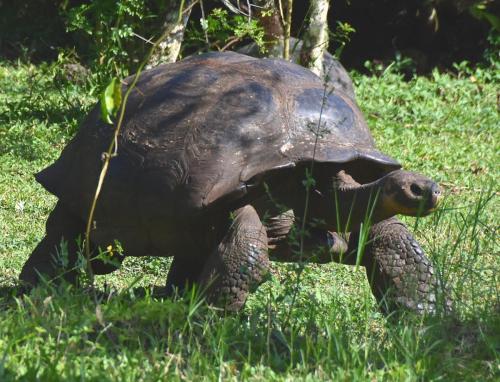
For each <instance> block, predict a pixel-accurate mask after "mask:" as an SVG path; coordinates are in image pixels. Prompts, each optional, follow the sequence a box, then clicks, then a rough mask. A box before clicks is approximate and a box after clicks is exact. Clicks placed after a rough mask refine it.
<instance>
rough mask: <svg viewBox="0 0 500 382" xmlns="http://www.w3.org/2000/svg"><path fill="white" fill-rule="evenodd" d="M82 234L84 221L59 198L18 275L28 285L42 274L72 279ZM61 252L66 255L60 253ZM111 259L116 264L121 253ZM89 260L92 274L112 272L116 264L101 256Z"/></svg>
mask: <svg viewBox="0 0 500 382" xmlns="http://www.w3.org/2000/svg"><path fill="white" fill-rule="evenodd" d="M84 235H85V222H84V221H83V220H82V219H80V218H78V217H77V216H75V215H73V214H72V213H71V212H69V211H68V209H67V208H66V207H65V206H64V204H62V203H61V202H58V203H57V204H56V206H55V208H54V210H52V212H51V213H50V215H49V218H48V219H47V223H46V229H45V237H44V238H43V239H42V241H41V242H40V243H38V245H37V246H36V248H35V249H34V251H33V252H32V253H31V255H30V257H29V258H28V260H27V261H26V263H25V264H24V266H23V268H22V270H21V273H20V275H19V279H20V280H21V281H22V282H24V283H26V284H27V285H31V286H36V285H38V284H39V283H40V281H41V280H42V279H41V278H43V279H45V280H52V279H55V278H58V276H59V275H60V276H62V277H63V278H64V279H65V280H66V281H68V282H70V283H75V282H76V278H77V271H76V269H75V265H76V262H77V254H78V251H79V250H80V248H79V246H78V238H83V237H84ZM61 246H63V247H64V251H61ZM63 254H64V255H65V256H62V255H63ZM113 260H116V261H117V263H116V264H119V263H121V261H122V260H123V257H122V256H115V257H114V258H113ZM91 264H92V270H93V272H94V274H98V275H102V274H107V273H110V272H113V271H114V270H116V269H117V268H118V267H117V265H115V264H111V263H108V262H103V261H101V260H93V261H92V262H91Z"/></svg>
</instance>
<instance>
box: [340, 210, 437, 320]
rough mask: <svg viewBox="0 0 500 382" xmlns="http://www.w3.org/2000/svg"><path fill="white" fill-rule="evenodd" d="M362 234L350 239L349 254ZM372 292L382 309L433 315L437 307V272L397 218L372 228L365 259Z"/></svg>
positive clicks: (353, 250) (364, 263)
mask: <svg viewBox="0 0 500 382" xmlns="http://www.w3.org/2000/svg"><path fill="white" fill-rule="evenodd" d="M358 238H359V233H352V234H351V236H350V238H349V252H354V253H355V251H356V249H357V246H358ZM362 265H364V266H365V267H366V273H367V276H368V280H369V282H370V286H371V288H372V292H373V294H374V295H375V297H376V299H377V301H378V302H379V304H380V305H381V308H382V309H383V310H384V311H385V312H390V311H392V310H394V308H397V307H404V308H408V309H410V310H413V311H416V312H418V313H423V312H424V311H427V312H432V311H434V310H435V304H436V295H435V289H436V285H437V284H436V278H435V277H434V268H433V266H432V263H431V262H430V261H429V259H428V258H427V257H426V256H425V254H424V251H423V250H422V249H421V248H420V245H419V244H418V243H417V242H416V240H415V239H414V238H413V236H412V234H411V233H410V232H409V231H408V228H407V227H406V226H405V225H404V224H403V223H402V222H400V221H399V220H398V219H396V218H391V219H387V220H384V221H382V222H380V223H377V224H375V225H373V226H372V227H371V229H370V233H369V237H368V241H367V243H366V247H365V252H364V255H363V259H362Z"/></svg>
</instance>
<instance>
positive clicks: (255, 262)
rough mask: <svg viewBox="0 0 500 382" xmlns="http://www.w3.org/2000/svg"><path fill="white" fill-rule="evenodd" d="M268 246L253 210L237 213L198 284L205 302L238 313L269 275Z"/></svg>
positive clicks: (257, 216) (246, 209)
mask: <svg viewBox="0 0 500 382" xmlns="http://www.w3.org/2000/svg"><path fill="white" fill-rule="evenodd" d="M267 244H268V243H267V235H266V229H265V228H264V226H263V225H262V222H261V221H260V218H259V215H258V214H257V212H256V211H255V209H254V208H253V207H252V206H250V205H246V206H244V207H242V208H240V209H238V210H236V211H235V212H234V218H233V220H232V222H231V224H230V225H229V228H228V229H227V231H226V233H225V235H224V237H223V238H222V240H221V241H220V243H219V244H218V245H217V247H216V248H215V250H214V251H213V252H212V254H211V255H210V257H209V258H208V260H207V262H206V264H205V266H204V268H203V271H202V273H201V276H200V278H199V280H198V281H199V283H200V284H201V287H202V288H206V293H207V298H208V300H209V301H210V302H213V303H217V304H220V305H222V306H224V307H225V308H226V309H227V310H232V311H237V310H239V309H240V308H241V307H242V306H243V305H244V304H245V301H246V298H247V296H248V294H249V292H250V291H251V290H253V289H254V288H256V287H257V286H258V285H259V284H260V283H262V282H263V281H264V277H265V275H266V274H267V273H268V271H269V257H268V253H267Z"/></svg>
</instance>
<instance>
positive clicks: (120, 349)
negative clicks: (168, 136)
mask: <svg viewBox="0 0 500 382" xmlns="http://www.w3.org/2000/svg"><path fill="white" fill-rule="evenodd" d="M63 74H64V73H62V72H61V70H60V68H58V67H57V66H50V65H45V66H41V67H33V66H24V65H20V66H16V65H11V64H0V268H1V271H0V288H1V290H2V293H1V295H0V380H14V379H25V380H37V379H39V380H96V381H97V380H99V381H103V380H120V381H122V380H123V381H127V380H130V381H137V380H166V379H168V380H181V379H184V380H199V379H206V380H216V379H224V380H226V379H229V380H231V379H235V380H236V379H253V380H287V379H288V380H292V379H308V380H332V379H333V380H346V381H351V380H379V379H380V380H397V381H400V380H409V381H412V380H457V381H462V380H470V381H477V380H488V379H489V380H495V378H498V377H499V376H500V361H499V352H500V282H499V279H498V277H499V276H498V275H499V274H500V260H499V259H498V257H499V253H500V251H499V246H498V242H497V237H498V217H499V214H498V211H499V207H500V206H499V203H498V192H499V189H498V181H497V179H498V178H499V175H500V174H499V166H498V162H499V151H500V150H499V149H500V146H499V142H500V129H499V128H498V127H499V124H498V121H499V114H498V109H497V108H498V105H497V102H498V101H497V91H498V85H499V83H500V79H499V78H498V71H496V70H495V69H494V68H491V69H489V70H484V69H482V70H476V71H468V70H466V69H464V68H462V70H461V72H460V75H458V76H454V75H450V74H439V73H437V72H435V73H434V74H433V75H432V76H431V77H430V78H423V77H419V78H416V79H414V80H412V81H410V82H403V81H402V80H401V78H400V77H399V76H398V75H397V74H394V73H390V72H389V73H386V74H385V75H384V76H383V77H382V78H376V77H365V76H359V75H355V82H356V85H357V97H358V100H359V103H360V105H361V107H362V109H363V111H364V112H365V115H366V116H367V119H368V121H369V124H370V126H371V127H372V131H373V134H374V136H375V138H376V140H377V142H378V144H379V147H380V148H381V149H382V150H383V151H384V152H386V153H388V154H389V155H392V156H393V157H395V158H398V159H399V160H400V161H401V162H402V163H403V165H404V167H405V168H407V169H410V170H415V171H419V172H422V173H425V174H427V175H429V176H431V177H434V178H435V179H437V180H438V181H439V182H440V183H441V185H442V186H443V187H444V189H445V193H446V198H445V201H444V203H443V205H442V207H441V209H440V210H439V211H438V212H437V213H435V214H434V215H432V216H430V217H428V218H425V219H420V220H418V221H416V220H415V219H411V218H405V219H404V220H405V222H406V223H407V224H408V225H409V226H410V227H413V230H414V232H415V235H416V237H417V238H418V240H419V241H420V242H421V244H422V246H423V248H424V249H425V250H426V252H427V254H428V255H429V257H431V258H432V260H433V261H434V263H435V264H436V268H437V272H438V275H439V280H440V282H441V283H443V284H445V285H446V286H447V288H448V289H449V290H450V293H451V296H452V297H453V300H454V312H453V313H452V314H451V315H449V316H447V317H444V316H442V315H438V316H436V317H413V316H411V315H408V316H405V317H402V318H399V319H397V320H396V319H394V318H389V319H388V318H386V317H384V316H382V314H381V313H380V312H379V310H378V309H377V306H376V302H375V300H374V298H373V297H372V295H371V292H370V288H369V285H368V283H367V281H366V277H365V274H364V271H363V270H362V269H358V270H356V269H355V268H354V267H350V266H341V265H337V264H327V265H321V266H319V265H308V266H306V268H305V271H304V272H303V274H302V275H301V282H300V284H299V287H300V288H299V290H298V294H297V299H296V300H294V302H293V306H291V305H292V296H291V294H290V293H289V292H290V290H292V289H293V288H295V286H296V284H295V282H294V278H295V277H296V275H297V273H296V270H295V267H296V265H293V264H288V265H286V264H285V265H276V264H275V265H273V271H272V273H273V277H272V279H271V280H269V281H268V282H266V284H264V285H263V286H262V287H261V288H259V290H258V291H257V292H256V293H254V294H253V295H252V296H251V297H250V299H249V302H248V304H247V306H246V307H245V309H244V311H243V312H242V313H241V314H233V315H230V316H224V314H222V313H221V312H220V311H217V310H216V309H214V308H210V307H207V306H206V305H204V304H199V303H198V300H197V299H196V298H195V297H193V296H186V297H185V298H184V299H183V300H179V301H171V300H168V299H160V298H156V297H153V296H152V294H151V290H150V286H151V285H161V284H163V283H164V281H165V279H166V272H167V270H168V263H169V261H168V260H165V259H148V258H145V259H126V261H125V263H124V266H123V267H122V269H120V270H119V271H117V272H115V273H114V274H112V275H108V276H100V277H99V278H98V285H99V288H98V292H99V293H97V299H98V304H97V305H96V301H95V299H94V295H93V294H92V293H90V292H89V291H88V290H87V289H75V288H72V287H71V288H69V289H64V288H59V289H54V288H51V287H47V288H39V289H37V290H35V291H34V292H32V293H31V294H30V295H29V296H25V297H23V298H21V299H19V298H15V297H14V296H13V295H14V294H15V292H16V290H15V285H16V278H17V274H18V273H19V271H20V268H21V266H22V264H23V262H24V261H25V260H26V258H27V256H28V255H29V254H30V252H31V250H32V249H33V248H34V246H35V245H36V243H37V242H38V241H39V240H40V239H41V237H42V235H43V229H44V223H45V220H46V217H47V215H48V213H49V212H50V210H51V209H52V208H53V206H54V204H55V198H54V197H52V196H50V195H49V194H48V193H47V192H45V191H44V190H43V189H42V188H41V186H39V185H38V184H36V182H35V181H34V179H33V177H32V174H33V173H35V172H37V171H38V170H40V169H41V168H43V167H44V166H46V165H47V164H49V163H50V162H51V161H53V160H54V159H55V158H57V156H58V154H59V152H60V150H61V149H62V147H64V145H65V144H66V143H67V141H68V139H69V138H70V136H71V135H72V134H73V133H74V131H75V130H76V129H77V126H78V124H79V123H80V122H81V120H82V119H83V117H84V116H85V114H86V112H87V111H88V109H89V108H90V107H91V105H92V104H93V102H94V100H93V99H91V97H89V96H86V94H88V89H86V88H85V84H82V85H74V84H70V83H69V82H68V81H66V80H64V75H63ZM55 83H57V84H58V85H57V86H56V85H54V84H55ZM138 275H139V276H143V277H142V278H141V279H140V280H139V282H138V283H137V284H134V285H133V286H132V282H133V281H134V280H136V279H137V276H138ZM289 312H291V314H289Z"/></svg>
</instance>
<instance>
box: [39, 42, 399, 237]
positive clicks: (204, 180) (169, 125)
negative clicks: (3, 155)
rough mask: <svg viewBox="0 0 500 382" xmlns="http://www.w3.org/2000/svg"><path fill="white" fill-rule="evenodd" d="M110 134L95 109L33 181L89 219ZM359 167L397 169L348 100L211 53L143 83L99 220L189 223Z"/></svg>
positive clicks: (273, 68)
mask: <svg viewBox="0 0 500 382" xmlns="http://www.w3.org/2000/svg"><path fill="white" fill-rule="evenodd" d="M126 82H127V83H130V82H131V78H128V79H126ZM113 129H114V127H113V126H111V125H108V124H106V123H104V122H103V121H101V120H100V108H99V106H96V107H95V108H94V109H93V110H92V112H91V113H90V115H89V116H88V117H87V119H86V120H85V122H84V123H83V125H82V126H81V128H80V130H79V132H78V133H77V134H76V136H75V137H74V138H73V139H72V140H71V142H70V143H69V144H68V146H67V147H66V148H65V149H64V150H63V152H62V154H61V156H60V158H59V159H58V160H57V161H56V162H55V163H54V164H52V165H51V166H49V167H47V168H46V169H44V170H43V171H41V172H40V173H38V174H37V175H36V179H37V180H38V182H40V183H41V184H42V185H43V186H44V187H45V188H46V189H47V190H48V191H49V192H51V193H53V194H54V195H56V196H57V197H58V198H59V199H60V200H61V201H62V202H63V203H65V204H66V205H67V206H68V207H69V209H70V210H71V211H73V212H74V213H75V214H77V215H79V216H81V218H82V219H86V218H87V215H88V209H89V206H90V205H91V201H92V198H93V195H94V192H95V189H96V185H97V181H98V177H99V173H100V171H101V167H102V161H101V156H102V153H103V152H105V151H106V150H107V147H108V146H109V144H110V141H111V139H112V134H113ZM356 160H362V161H365V162H367V163H371V164H375V165H376V166H377V168H378V169H379V170H380V171H382V172H389V171H392V170H394V169H397V168H399V167H400V165H399V164H398V162H396V161H395V160H394V159H392V158H390V157H388V156H386V155H384V154H382V153H381V152H379V151H378V150H377V149H376V148H375V145H374V141H373V138H372V136H371V134H370V131H369V129H368V126H367V125H366V122H365V120H364V118H363V116H362V114H361V112H360V110H359V108H358V106H357V105H356V103H355V101H354V100H352V99H351V97H349V96H348V95H346V94H344V93H342V92H341V91H338V90H336V91H335V92H333V93H328V92H327V91H326V90H325V89H324V85H323V81H322V80H321V79H320V78H318V77H317V76H316V75H314V74H313V73H311V72H310V71H309V70H308V69H305V68H303V67H301V66H298V65H296V64H293V63H290V62H286V61H282V60H278V59H258V58H252V57H249V56H246V55H242V54H238V53H233V52H224V53H207V54H203V55H200V56H195V57H190V58H187V59H185V60H183V61H180V62H177V63H174V64H168V65H163V66H159V67H156V68H154V69H150V70H146V71H144V72H143V73H142V74H141V76H140V79H139V81H138V83H137V86H136V88H135V89H133V91H132V92H131V95H130V97H129V100H128V102H127V105H126V114H125V119H124V123H123V126H122V129H121V132H120V136H119V139H118V155H117V156H116V157H114V158H112V159H111V162H110V167H109V171H108V175H107V178H106V180H105V182H104V186H103V189H102V192H101V196H100V198H99V202H98V205H97V209H96V215H95V217H96V220H97V221H98V223H99V222H106V221H108V222H111V221H113V224H114V225H115V226H116V225H120V226H124V225H130V226H134V225H137V224H139V223H140V224H145V225H148V224H152V222H153V221H156V220H159V219H162V220H165V219H167V220H168V219H170V220H174V221H175V219H189V218H191V217H192V216H194V215H196V214H198V215H199V214H203V213H205V212H206V211H210V210H213V209H214V208H215V209H220V208H223V209H224V208H225V206H226V205H227V203H228V201H234V200H237V199H238V198H242V197H243V196H245V195H247V193H248V189H249V187H250V186H255V185H256V184H260V183H262V182H263V181H264V180H265V179H269V178H270V177H273V176H274V174H276V173H277V172H278V173H279V172H281V171H285V170H286V169H290V168H294V167H295V166H297V165H299V164H301V163H309V162H311V161H315V162H321V163H326V164H328V163H335V164H337V165H338V164H339V163H347V162H351V161H356ZM367 171H368V169H367ZM111 234H112V233H109V232H108V233H107V234H106V235H111Z"/></svg>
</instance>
